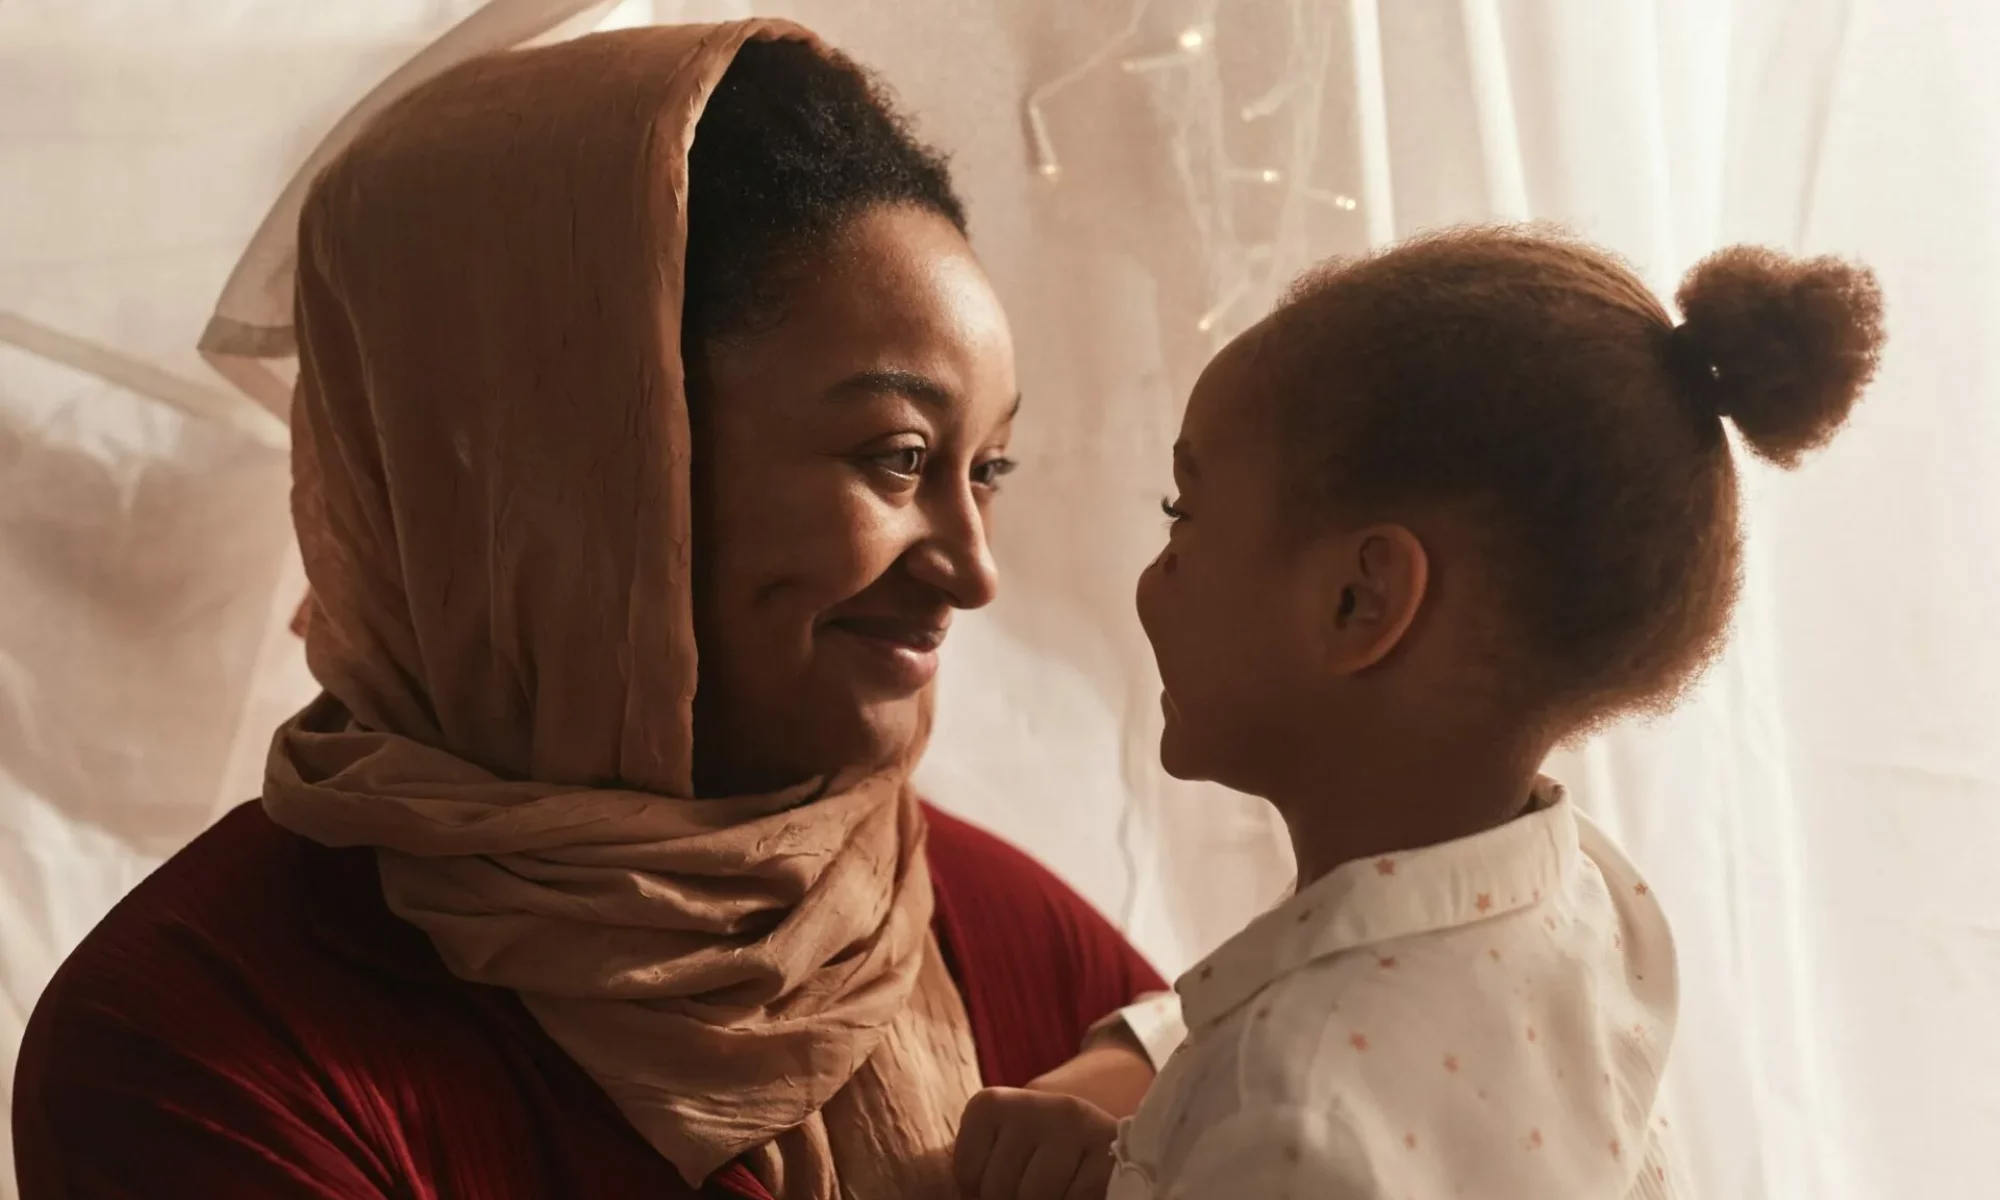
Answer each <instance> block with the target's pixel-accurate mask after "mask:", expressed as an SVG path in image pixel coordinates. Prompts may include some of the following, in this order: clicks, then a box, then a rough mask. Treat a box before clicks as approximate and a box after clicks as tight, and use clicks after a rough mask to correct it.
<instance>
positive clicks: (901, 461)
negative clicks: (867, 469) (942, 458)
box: [875, 446, 924, 476]
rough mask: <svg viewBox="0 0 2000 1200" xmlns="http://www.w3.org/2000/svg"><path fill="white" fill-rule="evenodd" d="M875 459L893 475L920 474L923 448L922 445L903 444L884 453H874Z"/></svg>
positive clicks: (922, 466) (922, 467) (922, 465)
mask: <svg viewBox="0 0 2000 1200" xmlns="http://www.w3.org/2000/svg"><path fill="white" fill-rule="evenodd" d="M875 461H876V462H878V463H880V464H881V465H882V468H883V469H884V470H886V471H888V472H890V473H891V474H894V475H907V476H916V475H921V474H922V473H923V470H924V448H923V447H922V446H904V447H902V448H900V449H897V450H891V451H889V452H887V453H886V454H878V455H876V456H875Z"/></svg>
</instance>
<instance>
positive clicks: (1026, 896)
mask: <svg viewBox="0 0 2000 1200" xmlns="http://www.w3.org/2000/svg"><path fill="white" fill-rule="evenodd" d="M930 822H931V840H930V859H931V875H932V878H933V880H934V881H935V883H936V886H937V893H938V916H937V929H938V939H939V942H940V943H941V944H942V945H943V947H944V951H945V956H946V959H947V961H948V962H949V963H950V964H951V968H952V974H953V977H954V978H956V979H957V980H958V984H959V990H960V991H961V992H963V993H964V995H965V1006H966V1010H967V1015H968V1016H969V1017H970V1018H971V1021H972V1035H973V1040H974V1041H975V1042H976V1043H977V1045H978V1048H979V1065H980V1069H981V1073H982V1074H983V1075H984V1077H985V1081H986V1083H987V1084H988V1085H989V1086H996V1087H1020V1086H1023V1085H1025V1084H1026V1083H1028V1082H1029V1081H1030V1080H1032V1079H1035V1078H1036V1077H1038V1076H1040V1075H1043V1074H1046V1073H1047V1072H1049V1071H1051V1070H1053V1069H1054V1068H1056V1067H1058V1066H1060V1065H1062V1064H1063V1063H1064V1062H1067V1061H1068V1060H1069V1059H1070V1058H1072V1057H1074V1056H1075V1055H1076V1053H1077V1052H1078V1051H1079V1050H1081V1049H1082V1047H1083V1039H1084V1035H1085V1034H1086V1033H1088V1032H1089V1030H1090V1027H1091V1026H1092V1025H1095V1024H1096V1023H1097V1022H1098V1021H1100V1020H1102V1019H1103V1018H1105V1017H1107V1016H1109V1015H1110V1014H1112V1013H1113V1012H1116V1011H1117V1010H1118V1009H1120V1008H1123V1007H1124V1006H1125V1005H1127V1004H1130V1003H1131V1002H1132V1001H1134V1000H1136V999H1138V998H1139V997H1140V996H1142V995H1144V994H1145V993H1147V992H1156V991H1161V990H1163V989H1164V988H1165V987H1166V983H1165V982H1164V981H1163V980H1162V979H1161V978H1160V975H1159V972H1157V971H1155V970H1154V969H1153V968H1152V967H1151V966H1150V965H1149V964H1148V963H1147V962H1146V960H1145V959H1144V958H1141V957H1140V955H1139V952H1138V951H1137V950H1134V949H1133V948H1132V944H1131V943H1130V942H1127V941H1126V940H1125V938H1124V936H1123V935H1122V934H1120V933H1119V932H1118V931H1117V930H1116V929H1115V928H1113V927H1112V925H1111V922H1109V921H1107V920H1105V919H1104V917H1103V916H1102V915H1101V914H1099V913H1098V911H1097V910H1096V909H1094V908H1092V907H1091V906H1090V905H1089V903H1088V902H1086V901H1085V900H1084V899H1083V897H1081V896H1079V895H1077V894H1076V893H1075V892H1074V891H1072V890H1071V889H1070V888H1069V886H1068V885H1066V884H1064V883H1063V882H1062V881H1061V880H1060V879H1057V878H1056V877H1055V875H1054V874H1052V873H1051V872H1050V871H1049V870H1048V868H1046V867H1044V866H1042V865H1041V864H1040V863H1038V862H1036V861H1035V860H1033V859H1032V858H1029V857H1028V856H1027V855H1026V854H1023V853H1022V852H1021V851H1019V850H1017V849H1015V848H1014V847H1012V846H1009V845H1008V844H1007V843H1005V842H1003V841H1001V840H1000V839H998V838H996V837H994V836H993V835H992V834H989V833H985V832H983V831H981V830H978V829H975V828H973V827H972V826H970V825H968V824H966V823H965V822H963V821H961V820H958V819H957V818H955V817H952V816H949V815H947V814H945V813H941V812H938V811H936V810H931V813H930Z"/></svg>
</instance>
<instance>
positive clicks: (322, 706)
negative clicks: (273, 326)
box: [264, 21, 979, 1200]
mask: <svg viewBox="0 0 2000 1200" xmlns="http://www.w3.org/2000/svg"><path fill="white" fill-rule="evenodd" d="M807 36H808V35H807V34H805V32H804V31H803V30H800V29H798V28H796V27H794V26H790V25H786V24H782V23H778V22H769V21H757V22H745V23H741V24H734V25H723V26H709V27H680V28H660V29H645V30H633V31H627V32H620V33H613V34H603V35H598V36H595V37H589V38H585V39H582V40H579V41H575V42H570V43H567V44H563V45H558V46H553V47H548V48H544V49H538V50H531V51H524V52H519V53H513V54H506V55H501V56H498V57H494V58H489V59H484V60H480V61H477V62H473V63H470V64H467V65H465V66H462V67H459V68H456V69H454V70H452V71H450V72H449V73H447V74H445V75H443V76H440V77H439V78H437V79H436V80H433V81H432V82H430V83H428V84H426V85H424V86H423V87H421V88H419V89H418V90H416V91H415V92H413V93H411V94H410V95H409V96H408V97H406V98H404V99H403V100H401V101H399V102H397V103H396V104H395V105H393V106H392V107H390V108H389V109H388V110H386V111H385V112H384V113H383V114H382V115H381V116H380V117H379V118H378V119H377V120H376V121H375V122H374V123H373V124H372V125H371V126H370V127H369V128H368V129H367V131H366V132H364V133H363V134H361V135H360V137H359V138H358V139H357V140H356V141H355V142H354V143H353V144H352V145H351V146H349V147H348V148H347V149H346V151H345V152H343V153H342V154H341V155H340V156H339V157H338V158H337V159H335V160H334V162H333V163H332V164H331V166H330V167H329V168H328V170H327V172H326V173H325V174H324V175H323V176H322V177H321V179H320V181H319V183H318V185H317V186H316V187H315V188H314V190H313V192H312V194H311V196H310V198H309V200H308V201H307V204H306V207H305V212H304V216H303V219H302V221H301V225H300V242H299V280H298V301H297V307H298V321H297V327H298V333H299V343H300V379H299V386H298V392H297V399H296V402H295V407H294V412H293V443H294V471H295V476H296V483H295V493H294V508H295V515H296V518H297V524H298V531H299V540H300V545H301V549H302V550H303V553H304V557H305V563H306V569H307V575H308V577H309V579H310V580H311V583H312V588H313V593H314V599H313V605H312V620H311V623H310V627H309V629H308V630H307V659H308V661H309V662H310V664H311V666H312V669H313V672H314V674H315V675H316V677H317V678H318V679H319V680H320V682H321V683H322V684H323V685H324V686H325V689H326V695H325V696H324V697H323V698H322V699H321V700H320V701H319V702H317V703H316V704H315V705H314V706H312V707H311V708H309V709H307V710H306V711H305V712H304V713H302V714H301V715H300V716H299V717H298V718H297V719H295V720H294V721H293V722H291V723H290V724H288V725H287V726H285V727H284V728H282V729H281V730H279V732H278V736H277V739H276V742H275V744H274V745H273V747H272V751H271V759H270V765H269V773H268V776H267V779H266V783H265V790H264V805H265V807H266V809H267V810H268V811H269V812H270V814H271V816H272V818H273V819H274V820H276V821H277V822H278V823H279V824H281V825H284V826H285V827H287V828H289V829H292V830H295V831H297V832H299V833H301V834H303V835H305V836H306V837H309V838H312V839H314V840H316V841H319V842H323V843H326V844H328V845H333V846H372V847H377V848H379V854H378V857H379V860H380V865H381V876H382V887H383V891H384V892H385V893H386V895H387V898H388V902H389V904H390V907H391V908H393V909H394V910H395V911H396V912H397V913H398V914H399V915H401V916H402V917H403V918H405V919H407V920H409V921H410V922H412V923H414V924H415V925H417V926H418V927H420V928H421V929H423V930H424V931H425V932H426V933H427V934H429V935H430V938H431V940H432V942H433V943H434V944H435V945H436V946H437V948H438V951H439V953H440V954H441V955H442V956H443V959H444V961H445V963H446V964H447V965H448V966H449V967H450V969H451V970H452V971H453V972H454V973H455V974H457V975H458V976H460V977H461V978H464V979H468V980H473V981H476V982H480V983H486V984H493V985H498V986H501V987H507V988H512V989H514V990H515V991H516V992H518V993H519V994H520V995H521V997H522V999H523V1000H524V1001H525V1002H526V1004H527V1007H528V1009H529V1011H531V1012H532V1013H533V1014H534V1015H535V1017H536V1019H537V1020H539V1021H540V1022H541V1024H542V1027H543V1028H544V1029H546V1030H547V1031H548V1032H549V1034H550V1035H551V1036H552V1037H553V1038H554V1039H555V1040H556V1041H557V1042H558V1043H559V1044H560V1045H561V1046H562V1047H563V1048H564V1049H565V1050H566V1051H568V1052H569V1054H570V1055H571V1056H572V1057H573V1058H575V1059H576V1061H577V1062H578V1063H580V1064H582V1066H583V1067H584V1069H585V1070H587V1071H588V1072H589V1073H590V1074H591V1075H592V1076H593V1077H595V1078H596V1079H597V1081H598V1082H599V1083H600V1084H601V1085H602V1086H603V1087H604V1089H605V1091H606V1092H607V1093H609V1094H610V1096H611V1098H612V1099H613V1100H614V1101H615V1102H616V1103H617V1104H618V1107H619V1108H620V1109H621V1110H622V1111H623V1112H624V1113H625V1115H626V1116H627V1118H629V1119H630V1120H631V1122H632V1124H633V1125H634V1126H635V1127H636V1128H637V1129H638V1130H639V1132H640V1133H642V1134H643V1135H645V1137H646V1138H647V1140H648V1141H650V1142H651V1143H652V1144H653V1145H654V1146H655V1147H657V1148H658V1150H659V1151H660V1153H661V1154H662V1155H664V1156H665V1157H666V1158H667V1159H669V1160H670V1161H671V1162H672V1163H673V1164H674V1165H675V1166H676V1167H678V1168H679V1169H680V1171H681V1173H682V1175H684V1176H685V1177H686V1178H687V1179H688V1180H689V1182H691V1183H699V1182H701V1181H702V1180H704V1179H706V1178H707V1177H708V1176H709V1175H710V1174H712V1173H713V1172H714V1171H716V1170H717V1169H718V1168H720V1167H722V1166H724V1165H726V1164H727V1163H729V1162H730V1161H732V1160H734V1159H737V1158H739V1157H746V1156H747V1160H748V1162H749V1164H750V1166H751V1168H752V1170H753V1171H755V1172H756V1173H757V1174H758V1175H759V1176H760V1177H761V1178H762V1179H763V1180H764V1181H765V1182H766V1183H767V1184H768V1185H770V1186H771V1188H772V1190H773V1191H774V1192H775V1193H776V1194H777V1195H779V1196H780V1197H784V1198H786V1200H790V1198H793V1197H800V1198H810V1200H829V1198H832V1197H838V1196H846V1197H861V1198H864V1200H878V1198H879V1200H887V1198H890V1197H905V1196H907V1197H945V1196H949V1195H951V1194H952V1191H951V1184H950V1172H949V1169H948V1157H949V1156H948V1151H949V1147H950V1143H951V1139H952V1135H953V1132H954V1129H955V1127H956V1123H957V1119H958V1115H959V1113H960V1111H961V1110H962V1108H963V1106H964V1104H965V1101H966V1100H967V1099H968V1098H969V1097H970V1095H971V1093H972V1092H973V1090H974V1089H975V1088H976V1087H977V1086H978V1082H979V1081H978V1071H977V1067H976V1065H975V1061H974V1056H973V1047H972V1042H971V1035H970V1032H969V1028H968V1025H967V1021H966V1015H965V1010H964V1007H963V1005H962V1003H961V1001H960V999H959V996H958V993H957V990H956V988H955V987H954V985H953V983H952V981H951V979H950V978H949V976H948V975H947V974H946V973H945V970H944V966H943V963H942V961H941V960H940V958H939V954H938V949H937V946H936V944H935V941H934V939H933V938H932V936H931V933H930V917H931V911H932V896H931V885H930V875H929V872H928V870H927V868H926V865H925V860H924V852H923V839H924V827H923V818H922V814H921V812H920V810H919V808H918V805H917V801H916V797H915V795H914V794H913V792H912V791H911V788H910V785H909V782H908V777H907V772H908V767H909V766H910V765H911V764H910V763H909V762H902V763H896V764H891V765H889V766H886V767H881V768H874V769H872V772H873V773H872V774H871V773H869V772H868V771H859V772H857V773H856V774H858V775H865V776H866V777H865V778H860V779H858V780H842V781H838V782H828V781H821V782H820V783H817V784H809V785H805V786H803V787H801V788H800V789H798V790H796V791H794V792H790V793H786V794H782V795H775V796H754V797H744V798H737V799H726V800H701V801H696V800H693V799H691V796H692V790H691V783H690V775H691V770H692V758H693V753H694V734H693V729H692V702H693V698H694V691H695V642H694V631H693V623H692V617H691V601H690V596H689V571H690V547H689V537H690V513H689V493H688V486H689V485H688V454H689V438H688V413H687V404H686V397H685V394H684V392H683V378H682V364H681V357H680V352H679V333H680V325H681V302H682V297H681V280H682V264H683V257H684V253H683V252H684V248H685V243H686V236H687V214H686V200H687V169H688V157H687V154H688V147H689V145H690V143H691V141H692V139H693V137H694V136H695V132H696V131H695V122H696V120H697V118H698V117H699V116H700V113H701V110H702V106H703V104H704V102H705V101H706V99H707V97H708V95H709V93H710V91H711V90H712V89H713V88H714V86H715V84H716V82H717V81H718V80H719V79H720V78H721V76H722V74H723V71H724V70H725V69H726V68H727V67H728V65H729V63H730V61H731V60H732V59H733V58H734V56H735V54H736V51H737V49H738V47H740V46H741V45H742V44H743V43H744V42H745V41H746V40H748V39H750V38H753V37H807ZM918 749H920V747H919V748H918ZM915 752H916V750H915V749H913V751H912V757H913V756H914V754H915Z"/></svg>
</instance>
